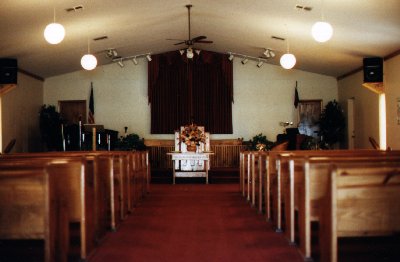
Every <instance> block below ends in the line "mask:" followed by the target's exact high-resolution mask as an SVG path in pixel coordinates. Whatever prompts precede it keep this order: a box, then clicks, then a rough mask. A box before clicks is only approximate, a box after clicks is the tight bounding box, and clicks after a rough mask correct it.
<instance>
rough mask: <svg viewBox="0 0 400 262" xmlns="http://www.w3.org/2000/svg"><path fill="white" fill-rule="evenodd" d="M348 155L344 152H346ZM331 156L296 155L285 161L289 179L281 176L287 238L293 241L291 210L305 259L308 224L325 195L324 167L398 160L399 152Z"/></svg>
mask: <svg viewBox="0 0 400 262" xmlns="http://www.w3.org/2000/svg"><path fill="white" fill-rule="evenodd" d="M347 153H348V152H347ZM347 153H346V152H343V154H341V155H335V154H334V153H333V152H331V153H330V155H329V154H328V156H325V157H310V158H304V157H299V156H297V158H296V157H294V158H292V159H291V160H290V161H289V165H290V173H289V176H286V178H285V175H284V178H283V180H287V182H286V183H284V185H286V188H285V189H283V192H284V195H285V209H286V214H285V215H286V225H287V228H286V230H285V232H287V236H288V238H289V239H290V241H291V242H294V228H295V225H294V212H295V211H294V209H295V207H296V208H297V209H298V213H299V219H298V220H299V237H300V240H299V241H300V249H301V252H302V254H303V255H304V256H305V258H306V259H307V258H310V257H311V221H318V213H319V211H318V210H319V209H320V206H319V205H318V203H319V199H320V198H321V197H322V196H323V195H324V194H325V187H323V185H326V183H327V182H326V181H327V174H328V168H329V165H330V163H332V162H334V163H346V162H354V163H357V162H359V163H368V162H382V161H395V162H396V161H400V158H399V152H390V153H389V152H387V153H388V154H389V155H386V153H375V154H371V153H370V152H359V154H358V155H357V153H356V152H351V155H350V154H348V155H347Z"/></svg>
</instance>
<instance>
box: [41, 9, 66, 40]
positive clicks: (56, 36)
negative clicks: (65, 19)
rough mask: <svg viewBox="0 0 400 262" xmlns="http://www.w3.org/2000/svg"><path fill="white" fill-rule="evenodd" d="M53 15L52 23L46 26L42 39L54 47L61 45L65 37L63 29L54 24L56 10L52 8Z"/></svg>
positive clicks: (59, 25)
mask: <svg viewBox="0 0 400 262" xmlns="http://www.w3.org/2000/svg"><path fill="white" fill-rule="evenodd" d="M53 15H54V23H50V24H48V25H47V26H46V28H45V29H44V33H43V35H44V39H46V41H47V42H48V43H50V44H52V45H56V44H59V43H61V41H62V40H63V39H64V37H65V29H64V27H63V26H62V25H61V24H59V23H56V8H55V7H54V9H53Z"/></svg>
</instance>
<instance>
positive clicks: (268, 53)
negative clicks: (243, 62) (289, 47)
mask: <svg viewBox="0 0 400 262" xmlns="http://www.w3.org/2000/svg"><path fill="white" fill-rule="evenodd" d="M264 55H265V57H267V58H274V57H275V52H274V51H272V49H271V48H266V49H265V52H264Z"/></svg>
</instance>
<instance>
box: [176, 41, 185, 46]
mask: <svg viewBox="0 0 400 262" xmlns="http://www.w3.org/2000/svg"><path fill="white" fill-rule="evenodd" d="M184 43H185V41H183V42H179V43H175V44H174V45H181V44H184Z"/></svg>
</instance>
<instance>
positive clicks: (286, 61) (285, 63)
mask: <svg viewBox="0 0 400 262" xmlns="http://www.w3.org/2000/svg"><path fill="white" fill-rule="evenodd" d="M279 62H280V64H281V66H282V67H283V68H285V69H292V68H293V67H294V65H295V64H296V57H295V56H294V55H293V54H291V53H290V52H289V40H288V39H286V54H284V55H282V56H281V59H280V61H279Z"/></svg>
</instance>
